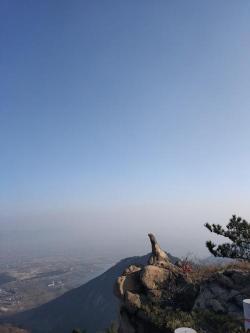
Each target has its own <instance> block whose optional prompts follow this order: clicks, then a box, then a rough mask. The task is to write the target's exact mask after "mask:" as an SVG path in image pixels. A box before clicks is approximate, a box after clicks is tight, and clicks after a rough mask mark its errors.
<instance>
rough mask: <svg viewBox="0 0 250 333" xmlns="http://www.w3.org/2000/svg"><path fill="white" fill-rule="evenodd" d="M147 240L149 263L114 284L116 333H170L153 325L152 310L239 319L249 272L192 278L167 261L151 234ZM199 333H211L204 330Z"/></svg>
mask: <svg viewBox="0 0 250 333" xmlns="http://www.w3.org/2000/svg"><path fill="white" fill-rule="evenodd" d="M149 238H150V241H151V244H152V255H151V256H150V258H149V260H148V264H147V265H145V266H144V267H139V266H134V265H131V266H129V267H128V268H127V269H126V270H125V271H124V273H123V274H122V275H121V276H120V277H119V278H118V279H117V282H116V285H115V294H116V296H117V297H118V298H119V299H120V327H119V333H140V332H144V333H146V332H148V333H153V332H154V333H157V332H165V333H171V332H173V330H171V329H168V328H165V329H163V328H162V327H161V325H156V323H155V320H152V317H151V315H150V312H149V311H147V309H148V308H151V307H153V308H154V309H155V310H156V313H158V312H159V313H163V314H164V313H165V314H166V315H167V314H168V313H170V312H171V311H172V312H173V313H176V311H184V312H185V313H193V312H197V311H198V312H199V311H212V312H213V313H214V314H216V315H229V316H232V317H234V318H242V316H243V311H242V301H243V299H244V298H250V271H247V270H246V271H243V270H238V269H227V270H224V271H220V272H215V273H211V275H209V276H206V277H203V278H201V279H198V278H196V279H194V278H193V276H192V273H190V272H189V273H187V272H186V271H184V270H183V269H182V266H181V265H180V263H178V265H174V264H172V263H171V262H170V261H169V259H168V256H167V255H164V253H165V252H164V251H163V250H162V249H161V248H160V246H159V244H158V243H157V242H156V239H155V237H154V236H153V235H152V234H149ZM164 316H165V315H164ZM164 316H163V317H164ZM165 317H166V316H165ZM156 321H157V320H156ZM202 332H204V333H210V331H209V330H206V329H203V328H202ZM211 332H214V331H211ZM215 332H216V333H217V331H215ZM228 333H229V332H228Z"/></svg>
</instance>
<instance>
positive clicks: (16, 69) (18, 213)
mask: <svg viewBox="0 0 250 333" xmlns="http://www.w3.org/2000/svg"><path fill="white" fill-rule="evenodd" d="M249 127H250V2H249V1H248V0H245V1H244V0H240V1H235V0H224V1H223V0H221V1H218V0H209V1H200V0H196V1H195V0H189V1H179V0H174V1H170V0H157V1H153V0H151V1H149V0H126V1H122V0H112V1H111V0H99V1H98V0H94V1H93V0H88V1H84V0H81V1H80V0H79V1H78V0H74V1H69V0H68V1H65V0H43V1H31V0H24V1H20V0H2V1H1V3H0V175H1V180H0V209H1V211H0V226H1V228H3V229H6V228H7V229H8V228H10V229H11V228H16V227H18V228H19V229H22V228H25V230H26V229H27V230H29V229H32V228H33V229H37V230H38V229H39V230H40V229H41V228H45V226H46V228H52V227H55V226H56V228H58V226H63V227H66V229H67V228H68V229H71V230H73V229H74V232H75V235H78V237H80V235H81V237H86V233H87V232H89V233H90V235H91V237H90V238H91V240H93V242H95V240H96V239H98V240H100V239H101V238H102V237H103V235H105V236H106V235H107V237H108V239H111V240H112V241H114V240H115V244H116V245H117V244H121V247H123V249H124V253H126V249H128V248H129V251H130V252H132V251H134V252H136V251H141V252H143V251H145V249H146V248H147V245H145V246H144V245H143V244H144V243H143V242H144V240H145V234H146V232H147V231H152V232H154V231H155V232H156V233H157V234H158V235H159V237H160V240H161V242H162V243H163V244H164V246H165V247H166V248H167V249H168V248H170V249H171V251H175V249H176V247H177V246H178V249H177V250H176V252H177V253H178V254H181V253H184V252H187V251H189V250H192V249H194V250H195V252H199V253H203V254H204V253H205V249H204V240H205V239H206V238H209V237H210V235H209V234H207V232H206V231H203V229H204V228H203V224H204V222H206V221H207V220H209V221H211V222H224V221H225V222H226V221H227V219H228V218H229V217H230V215H231V214H233V213H237V214H240V215H243V217H245V218H248V219H250V208H249V198H250V167H249V164H250V131H249ZM188 229H190V230H189V231H188ZM13 230H14V229H13ZM133 233H134V234H133ZM72 237H73V236H72ZM74 237H75V236H74ZM72 239H75V238H72ZM127 239H130V240H131V241H130V242H129V246H128V245H127V244H128V243H127V242H128V241H127ZM132 240H133V241H132ZM136 240H137V241H138V244H135V241H136ZM106 243H107V242H104V243H103V246H106V247H108V246H110V244H109V245H107V244H106ZM194 244H196V245H195V246H194ZM101 245H102V243H101V242H100V249H101ZM143 246H144V247H143ZM114 248H115V245H114ZM100 251H101V250H100ZM129 251H128V252H129ZM130 254H131V253H130ZM135 254H136V253H135Z"/></svg>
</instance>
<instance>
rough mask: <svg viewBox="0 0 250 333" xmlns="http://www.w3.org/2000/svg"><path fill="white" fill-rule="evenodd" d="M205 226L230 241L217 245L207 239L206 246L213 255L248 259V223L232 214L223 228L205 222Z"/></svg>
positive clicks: (249, 225)
mask: <svg viewBox="0 0 250 333" xmlns="http://www.w3.org/2000/svg"><path fill="white" fill-rule="evenodd" d="M205 227H206V228H207V229H208V230H209V231H211V232H213V233H215V234H217V235H220V236H224V237H226V238H228V239H229V240H230V241H231V242H229V243H224V244H221V245H218V246H216V244H214V243H213V242H212V241H207V242H206V246H207V248H208V250H209V251H210V252H211V253H212V254H213V255H214V256H215V257H227V258H233V259H242V260H246V261H250V223H248V222H247V221H246V220H244V219H242V218H241V217H237V216H236V215H233V216H232V218H231V219H230V221H229V223H228V224H227V226H226V228H225V229H224V228H223V227H222V226H221V225H219V224H212V225H211V224H209V223H206V224H205Z"/></svg>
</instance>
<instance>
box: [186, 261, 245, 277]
mask: <svg viewBox="0 0 250 333" xmlns="http://www.w3.org/2000/svg"><path fill="white" fill-rule="evenodd" d="M232 269H235V270H241V271H246V272H250V262H247V261H233V262H231V263H229V264H225V265H208V266H199V265H197V266H193V269H192V271H191V272H189V273H188V276H189V278H190V279H191V280H192V281H193V282H199V281H201V280H206V279H208V278H210V277H211V276H212V275H214V274H216V273H222V272H224V271H225V270H232Z"/></svg>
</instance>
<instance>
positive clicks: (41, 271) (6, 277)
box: [0, 256, 111, 318]
mask: <svg viewBox="0 0 250 333" xmlns="http://www.w3.org/2000/svg"><path fill="white" fill-rule="evenodd" d="M110 266H111V263H109V262H108V260H106V259H104V258H97V259H95V260H90V261H88V260H84V259H83V258H80V257H72V256H49V257H41V258H29V257H26V258H22V259H20V258H19V259H18V260H16V261H14V260H12V261H9V262H6V261H3V260H2V261H0V318H1V317H4V316H6V315H12V314H16V313H18V312H22V311H25V310H29V309H32V308H35V307H37V306H39V305H42V304H44V303H47V302H49V301H51V300H53V299H55V298H57V297H59V296H61V295H63V294H64V293H65V292H67V291H69V290H71V289H74V288H77V287H79V286H80V285H82V284H84V283H86V282H88V281H89V280H90V279H92V278H94V277H96V276H98V275H99V274H101V273H102V272H104V271H105V270H106V269H108V268H109V267H110Z"/></svg>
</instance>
